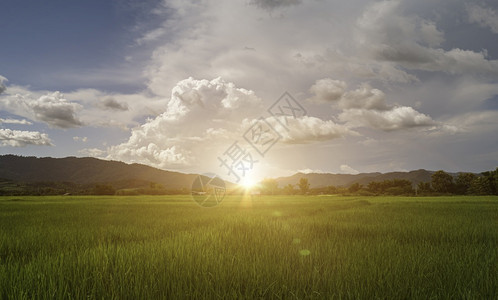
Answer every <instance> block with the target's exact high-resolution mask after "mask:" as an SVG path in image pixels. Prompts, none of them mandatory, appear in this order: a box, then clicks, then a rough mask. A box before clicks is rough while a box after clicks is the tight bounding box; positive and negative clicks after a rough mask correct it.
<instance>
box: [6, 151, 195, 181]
mask: <svg viewBox="0 0 498 300" xmlns="http://www.w3.org/2000/svg"><path fill="white" fill-rule="evenodd" d="M196 176H197V175H196V174H184V173H179V172H171V171H164V170H160V169H156V168H153V167H149V166H146V165H141V164H126V163H124V162H118V161H107V160H101V159H97V158H91V157H82V158H78V157H66V158H51V157H43V158H37V157H22V156H16V155H2V156H0V178H2V179H8V180H11V181H15V182H25V183H34V182H71V183H75V184H81V185H88V184H95V183H113V185H114V186H115V187H117V188H125V187H137V186H144V185H148V184H149V183H151V182H154V183H159V184H161V185H163V186H164V187H165V188H166V189H175V190H179V189H189V188H190V186H191V184H192V181H193V180H194V178H195V177H196Z"/></svg>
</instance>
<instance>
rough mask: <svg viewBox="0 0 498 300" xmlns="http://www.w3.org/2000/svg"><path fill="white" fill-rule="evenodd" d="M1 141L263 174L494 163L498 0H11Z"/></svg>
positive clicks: (46, 151) (246, 177) (240, 176)
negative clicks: (497, 0)
mask: <svg viewBox="0 0 498 300" xmlns="http://www.w3.org/2000/svg"><path fill="white" fill-rule="evenodd" d="M0 36H1V44H0V45H1V46H0V154H17V155H24V156H39V157H45V156H51V157H66V156H80V157H82V156H93V157H98V158H103V159H108V160H119V161H124V162H127V163H142V164H147V165H150V166H154V167H157V168H161V169H165V170H175V171H180V172H185V173H215V174H219V175H220V176H222V177H223V178H225V179H227V180H230V181H234V182H238V181H240V182H244V181H255V180H260V179H262V178H264V177H277V176H287V175H291V174H294V173H296V172H305V173H309V172H318V173H325V172H327V173H347V174H355V173H358V172H390V171H409V170H416V169H421V168H423V169H429V170H440V169H443V170H446V171H448V172H460V171H470V172H482V171H486V170H491V169H494V168H496V167H497V166H498V135H497V132H498V3H497V2H496V1H491V0H489V1H485V0H482V1H455V0H437V1H434V0H421V1H408V0H397V1H391V0H389V1H364V0H357V1H326V0H244V1H236V0H235V1H234V0H216V1H214V0H200V1H179V0H175V1H166V0H163V1H161V0H147V1H138V0H119V1H118V0H108V1H102V0H98V1H97V0H94V1H63V0H50V1H34V0H32V1H28V0H6V1H3V2H2V9H1V10H0Z"/></svg>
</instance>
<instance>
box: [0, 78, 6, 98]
mask: <svg viewBox="0 0 498 300" xmlns="http://www.w3.org/2000/svg"><path fill="white" fill-rule="evenodd" d="M5 81H7V78H5V77H3V76H2V75H0V94H1V93H3V92H5V90H6V89H7V87H6V86H5V84H4V82H5Z"/></svg>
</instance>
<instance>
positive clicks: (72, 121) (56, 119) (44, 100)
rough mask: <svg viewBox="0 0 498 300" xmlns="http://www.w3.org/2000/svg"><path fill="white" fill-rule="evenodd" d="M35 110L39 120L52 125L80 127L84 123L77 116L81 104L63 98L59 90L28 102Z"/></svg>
mask: <svg viewBox="0 0 498 300" xmlns="http://www.w3.org/2000/svg"><path fill="white" fill-rule="evenodd" d="M27 104H28V106H29V107H30V108H31V109H32V110H33V113H34V115H35V118H36V119H37V120H40V121H43V122H46V123H47V124H48V125H50V126H52V127H59V128H72V127H80V126H82V125H83V123H82V122H81V121H80V120H79V119H78V118H77V117H76V110H77V109H78V108H79V105H78V104H76V103H72V102H69V101H67V100H66V99H64V98H63V95H62V94H61V93H59V92H55V93H52V94H48V95H45V96H41V97H40V98H38V99H37V100H34V101H30V102H28V103H27Z"/></svg>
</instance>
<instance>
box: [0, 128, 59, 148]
mask: <svg viewBox="0 0 498 300" xmlns="http://www.w3.org/2000/svg"><path fill="white" fill-rule="evenodd" d="M0 144H1V145H2V146H11V147H24V146H26V145H37V146H53V145H52V142H51V141H50V139H49V137H48V135H47V134H45V133H40V132H38V131H21V130H11V129H0Z"/></svg>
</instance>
